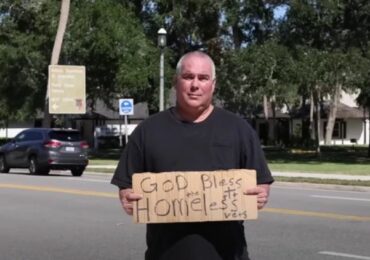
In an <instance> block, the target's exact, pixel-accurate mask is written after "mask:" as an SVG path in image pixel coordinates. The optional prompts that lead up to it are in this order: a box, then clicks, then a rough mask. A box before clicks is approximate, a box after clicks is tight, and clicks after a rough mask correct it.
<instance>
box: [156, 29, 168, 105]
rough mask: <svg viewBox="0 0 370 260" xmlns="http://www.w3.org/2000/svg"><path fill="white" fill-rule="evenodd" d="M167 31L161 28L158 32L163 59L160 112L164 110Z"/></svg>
mask: <svg viewBox="0 0 370 260" xmlns="http://www.w3.org/2000/svg"><path fill="white" fill-rule="evenodd" d="M166 34H167V32H166V30H165V29H164V28H161V29H159V30H158V46H159V48H160V49H161V57H160V62H159V111H163V109H164V48H165V47H166V44H167V39H166Z"/></svg>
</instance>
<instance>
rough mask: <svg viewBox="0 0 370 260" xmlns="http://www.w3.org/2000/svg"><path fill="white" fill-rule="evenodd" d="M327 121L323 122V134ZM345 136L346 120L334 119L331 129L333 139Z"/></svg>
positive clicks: (344, 137)
mask: <svg viewBox="0 0 370 260" xmlns="http://www.w3.org/2000/svg"><path fill="white" fill-rule="evenodd" d="M326 126H327V122H325V123H324V136H325V135H326ZM346 137H347V122H345V121H342V120H336V121H335V124H334V129H333V136H332V138H333V139H346Z"/></svg>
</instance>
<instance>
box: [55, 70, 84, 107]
mask: <svg viewBox="0 0 370 260" xmlns="http://www.w3.org/2000/svg"><path fill="white" fill-rule="evenodd" d="M48 83H49V84H48V87H49V90H50V91H49V113H50V114H85V113H86V72H85V66H70V65H50V66H49V79H48Z"/></svg>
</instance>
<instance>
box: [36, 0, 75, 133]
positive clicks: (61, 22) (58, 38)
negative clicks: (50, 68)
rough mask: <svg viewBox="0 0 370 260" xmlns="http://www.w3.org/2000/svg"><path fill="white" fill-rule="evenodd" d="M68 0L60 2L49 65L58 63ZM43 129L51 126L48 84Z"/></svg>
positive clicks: (66, 18) (67, 13)
mask: <svg viewBox="0 0 370 260" xmlns="http://www.w3.org/2000/svg"><path fill="white" fill-rule="evenodd" d="M69 7H70V0H62V4H61V7H60V17H59V25H58V31H57V34H56V36H55V41H54V47H53V52H52V55H51V60H50V65H56V64H58V61H59V56H60V51H61V49H62V44H63V38H64V32H65V30H66V27H67V22H68V15H69ZM42 126H43V127H50V126H51V118H50V114H49V84H48V86H47V88H46V95H45V105H44V119H43V121H42Z"/></svg>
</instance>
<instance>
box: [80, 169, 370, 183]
mask: <svg viewBox="0 0 370 260" xmlns="http://www.w3.org/2000/svg"><path fill="white" fill-rule="evenodd" d="M116 167H117V166H116V165H88V166H87V170H89V169H112V172H113V171H114V169H116ZM272 176H276V177H302V178H316V179H333V180H357V181H370V175H349V174H348V175H346V174H333V173H312V172H311V173H308V172H278V171H273V172H272Z"/></svg>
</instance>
